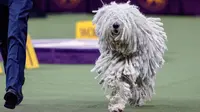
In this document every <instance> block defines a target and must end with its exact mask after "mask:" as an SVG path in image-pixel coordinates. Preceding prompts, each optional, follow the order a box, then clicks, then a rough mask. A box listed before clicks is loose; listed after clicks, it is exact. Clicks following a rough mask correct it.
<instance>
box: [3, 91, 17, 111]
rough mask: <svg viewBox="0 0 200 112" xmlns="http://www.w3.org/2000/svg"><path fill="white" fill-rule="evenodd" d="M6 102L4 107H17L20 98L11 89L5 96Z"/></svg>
mask: <svg viewBox="0 0 200 112" xmlns="http://www.w3.org/2000/svg"><path fill="white" fill-rule="evenodd" d="M4 100H5V104H4V107H5V108H8V109H15V107H16V105H17V103H18V98H17V95H16V94H15V93H13V92H11V91H8V92H7V93H6V94H5V96H4Z"/></svg>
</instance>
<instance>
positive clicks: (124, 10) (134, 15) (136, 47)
mask: <svg viewBox="0 0 200 112" xmlns="http://www.w3.org/2000/svg"><path fill="white" fill-rule="evenodd" d="M93 24H94V25H95V26H96V28H95V31H96V35H97V36H98V37H99V42H100V47H101V46H103V48H104V49H107V50H110V51H117V52H120V53H123V54H125V55H128V54H130V53H134V52H137V51H142V52H148V53H150V52H149V51H150V50H151V49H154V50H155V52H156V50H157V48H156V49H155V48H153V47H159V46H160V48H158V49H161V48H162V51H163V49H165V44H164V41H165V39H166V34H165V32H164V29H163V28H162V23H161V22H160V19H155V18H147V17H145V16H144V15H143V14H142V13H141V12H140V11H139V10H138V7H137V6H135V5H130V3H120V4H117V3H116V2H112V3H111V4H107V5H104V6H103V7H102V8H100V9H99V10H97V11H96V15H95V16H94V18H93Z"/></svg>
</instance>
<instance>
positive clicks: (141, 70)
mask: <svg viewBox="0 0 200 112" xmlns="http://www.w3.org/2000/svg"><path fill="white" fill-rule="evenodd" d="M93 24H94V25H95V26H96V29H95V31H96V35H97V36H98V37H99V51H100V56H99V58H98V60H97V61H96V64H95V67H94V68H93V69H92V72H97V73H98V76H97V77H96V78H97V79H99V80H100V82H99V84H101V85H102V88H103V89H104V90H105V92H106V96H107V98H108V99H109V101H110V103H109V106H108V108H109V110H110V111H114V110H115V111H117V110H123V109H124V108H125V105H126V104H127V103H129V104H131V105H139V106H140V105H143V104H144V103H145V101H147V100H151V98H152V95H153V94H154V93H155V90H154V87H155V79H156V72H157V70H158V69H159V68H161V67H162V65H163V64H164V59H163V57H164V52H165V50H167V46H166V44H165V42H166V40H167V36H166V33H165V32H164V28H163V24H162V23H161V21H160V18H147V17H145V16H144V15H143V14H142V13H141V12H140V11H139V10H138V7H137V6H135V5H130V3H129V2H128V3H123V4H122V3H121V4H117V3H115V2H112V3H111V4H108V5H104V6H103V7H102V8H100V9H99V10H98V11H96V15H95V16H94V18H93ZM114 24H117V25H118V28H117V29H115V28H113V25H114Z"/></svg>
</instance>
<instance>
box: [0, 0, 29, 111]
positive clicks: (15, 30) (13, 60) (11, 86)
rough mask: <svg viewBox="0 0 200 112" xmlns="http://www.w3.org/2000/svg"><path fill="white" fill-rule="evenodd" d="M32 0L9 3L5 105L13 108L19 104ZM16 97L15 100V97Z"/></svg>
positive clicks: (14, 0)
mask: <svg viewBox="0 0 200 112" xmlns="http://www.w3.org/2000/svg"><path fill="white" fill-rule="evenodd" d="M31 8H32V0H13V2H12V3H10V5H9V27H8V56H7V63H6V91H7V93H6V94H5V97H4V99H5V100H6V103H5V105H4V106H5V107H6V108H9V109H14V108H15V106H16V105H18V104H20V103H21V101H22V99H23V95H22V86H23V84H24V81H25V78H24V69H25V62H26V40H27V27H28V26H27V24H28V17H29V12H30V10H31ZM14 97H17V101H15V98H14Z"/></svg>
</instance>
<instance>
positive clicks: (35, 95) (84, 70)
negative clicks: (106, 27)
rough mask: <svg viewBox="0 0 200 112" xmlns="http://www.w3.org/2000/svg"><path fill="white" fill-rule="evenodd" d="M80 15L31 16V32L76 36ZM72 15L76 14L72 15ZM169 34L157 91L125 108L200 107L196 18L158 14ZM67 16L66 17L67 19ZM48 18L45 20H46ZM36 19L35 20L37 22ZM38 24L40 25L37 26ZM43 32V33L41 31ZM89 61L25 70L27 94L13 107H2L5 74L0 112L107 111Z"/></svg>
mask: <svg viewBox="0 0 200 112" xmlns="http://www.w3.org/2000/svg"><path fill="white" fill-rule="evenodd" d="M81 17H82V18H86V19H87V18H90V17H89V16H82V15H79V16H78V15H76V16H72V15H70V16H69V15H61V16H57V17H54V16H50V17H49V18H48V19H45V20H38V19H33V20H31V21H30V26H29V27H30V30H29V31H30V34H31V35H32V37H33V38H55V37H57V38H64V37H66V38H67V37H74V31H73V29H74V26H73V25H74V22H75V21H76V20H78V19H80V18H81ZM75 18H76V19H75ZM162 19H163V22H164V23H165V29H166V32H167V35H168V39H169V41H168V47H169V51H168V52H167V53H166V56H165V59H166V63H165V65H164V67H163V69H161V70H160V71H159V72H158V74H157V82H156V93H157V94H156V95H155V96H154V97H153V100H152V101H151V102H148V103H147V104H146V105H145V106H143V107H140V108H131V107H127V109H126V111H125V112H199V110H200V89H199V85H200V81H199V79H200V75H199V74H200V72H199V57H200V50H198V48H200V44H199V41H200V38H199V35H200V31H199V29H200V22H199V18H190V17H184V18H183V17H162ZM68 20H69V21H70V22H65V21H68ZM47 23H48V24H47ZM38 25H39V26H38ZM39 28H40V29H39ZM44 32H46V33H44ZM92 67H93V65H41V67H40V68H39V69H33V70H27V71H26V84H25V86H24V95H25V99H24V102H23V103H22V105H20V106H19V107H17V108H16V110H14V111H10V110H6V109H4V107H3V103H4V101H3V99H2V97H3V94H4V87H5V80H4V79H5V76H4V75H3V76H0V85H1V86H0V97H1V98H0V112H107V100H106V99H105V97H104V94H103V91H102V90H101V89H100V86H99V85H98V84H97V81H95V80H94V76H95V74H93V73H90V69H91V68H92Z"/></svg>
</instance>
